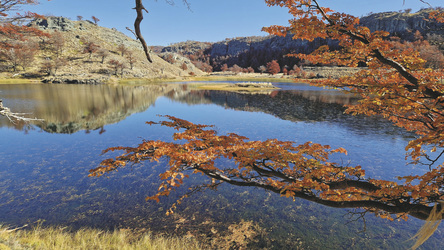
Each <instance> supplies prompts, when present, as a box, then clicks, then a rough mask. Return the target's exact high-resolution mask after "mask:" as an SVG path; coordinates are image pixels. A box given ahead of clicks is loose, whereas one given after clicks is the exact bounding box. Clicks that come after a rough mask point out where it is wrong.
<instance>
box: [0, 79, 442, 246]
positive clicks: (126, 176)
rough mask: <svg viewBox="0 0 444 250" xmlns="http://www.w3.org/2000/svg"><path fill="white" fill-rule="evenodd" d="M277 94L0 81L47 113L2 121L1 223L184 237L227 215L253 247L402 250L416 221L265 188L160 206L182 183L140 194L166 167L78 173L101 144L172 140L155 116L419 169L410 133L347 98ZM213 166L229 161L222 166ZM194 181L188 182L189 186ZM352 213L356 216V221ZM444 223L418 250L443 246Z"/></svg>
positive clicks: (386, 166) (373, 166)
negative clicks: (247, 231)
mask: <svg viewBox="0 0 444 250" xmlns="http://www.w3.org/2000/svg"><path fill="white" fill-rule="evenodd" d="M275 85H278V86H281V87H282V89H283V90H280V91H270V92H265V93H260V94H241V93H229V92H220V91H219V92H217V91H198V90H191V89H189V87H188V86H187V85H184V84H153V85H145V86H129V85H127V86H120V85H103V86H91V85H40V84H32V85H31V84H19V85H17V84H15V85H0V98H1V99H3V103H4V104H5V105H7V106H8V107H10V108H11V109H12V110H13V111H15V112H23V113H30V114H32V116H36V117H39V118H42V119H44V120H45V122H44V123H35V124H33V125H30V126H27V125H23V124H11V123H10V122H9V121H8V120H7V119H6V118H4V117H0V223H3V224H8V225H12V226H21V225H24V224H32V223H36V222H37V221H39V220H40V221H44V222H43V223H44V225H68V226H71V227H73V228H78V227H82V226H87V227H99V228H116V227H119V228H126V227H135V228H137V227H144V228H150V229H152V230H155V231H168V232H175V233H179V234H181V233H187V232H190V233H192V234H197V233H201V234H202V233H206V232H207V231H208V232H209V233H208V236H209V237H211V230H210V229H211V228H216V229H221V230H223V228H225V229H226V227H227V225H228V224H230V223H238V222H239V221H241V220H245V221H249V220H253V221H255V222H258V224H259V225H260V226H261V227H262V228H264V230H265V232H266V236H264V238H266V239H267V242H260V243H258V246H262V247H275V248H287V249H295V248H298V247H299V248H304V249H305V248H309V249H343V248H354V249H362V248H366V249H374V248H382V249H406V248H408V247H409V246H411V245H412V242H411V241H407V240H408V239H409V238H410V237H412V236H413V235H414V234H415V233H416V231H417V230H418V229H419V228H420V227H421V225H422V224H423V222H422V221H418V220H415V219H410V220H409V221H407V222H396V221H395V222H389V221H385V220H383V219H379V218H375V217H374V216H373V215H366V216H365V219H366V223H365V229H366V230H365V231H363V230H364V224H363V221H362V220H357V221H354V219H353V218H350V216H351V214H350V213H349V212H350V210H345V209H332V208H327V207H324V206H321V205H317V204H313V203H310V202H308V201H304V200H296V201H295V202H293V201H292V200H291V199H286V198H281V197H279V196H278V195H275V194H270V193H268V192H265V191H263V190H258V189H251V188H238V187H232V186H228V185H225V186H222V187H221V188H220V190H219V191H217V192H215V191H206V192H204V193H198V194H196V195H195V196H194V197H191V198H190V199H187V200H185V202H184V203H183V204H182V205H180V206H178V209H177V213H176V214H175V215H173V216H165V211H166V209H168V208H169V206H170V205H171V204H172V203H173V202H174V201H175V199H177V197H178V196H179V195H181V194H184V192H186V188H182V189H180V190H179V191H178V192H177V193H176V194H173V195H172V196H171V197H168V198H165V199H163V200H162V201H161V203H159V204H158V203H155V202H145V197H146V196H147V195H152V194H154V193H155V191H156V190H157V187H158V184H159V180H158V174H159V173H160V172H161V171H162V170H163V169H165V163H164V162H160V163H146V164H143V165H137V166H134V167H132V168H125V169H122V170H120V171H119V172H116V173H112V174H110V175H109V176H108V177H109V178H106V177H101V178H89V177H87V175H88V170H89V169H92V168H95V167H97V166H98V164H99V163H100V161H101V160H103V159H105V158H108V157H111V156H112V154H110V155H104V156H103V155H101V151H102V150H103V149H105V148H107V147H110V146H119V145H122V146H135V145H137V144H138V143H140V142H141V140H142V138H145V139H161V140H171V135H172V133H173V132H174V131H172V130H171V129H167V128H161V127H157V126H148V125H145V124H144V123H145V121H151V120H154V121H158V120H159V119H160V118H159V117H157V116H156V115H158V114H160V115H166V114H168V115H173V116H176V117H179V118H182V119H187V120H189V121H192V122H194V123H201V124H214V125H216V129H217V131H218V132H219V133H220V134H225V133H231V132H233V133H238V134H241V135H244V136H247V137H249V138H250V139H252V140H265V139H268V138H278V139H280V140H291V141H295V142H298V143H303V142H306V141H313V142H317V143H322V144H328V145H331V146H332V147H344V148H346V149H347V150H348V152H349V155H348V156H345V155H340V156H337V157H336V158H335V160H336V161H339V162H341V163H343V164H344V165H347V164H350V165H361V166H362V167H363V168H364V169H365V170H366V171H367V176H368V177H371V178H383V179H388V180H396V177H397V176H400V175H408V174H412V173H417V174H418V173H419V174H420V173H423V172H424V171H426V170H427V169H426V168H425V167H424V168H423V167H422V166H413V165H406V164H407V162H406V161H405V160H404V156H405V151H404V148H405V146H406V144H407V142H408V140H409V139H411V135H409V134H408V133H405V132H404V131H402V130H400V129H397V128H395V127H393V126H391V125H390V124H389V123H388V122H385V121H382V120H378V119H376V118H368V117H353V116H349V115H344V114H343V108H342V105H344V104H352V103H353V102H355V101H356V99H355V98H354V97H353V96H347V95H344V94H342V93H340V92H337V91H331V90H323V89H317V88H314V87H309V86H306V85H301V84H289V83H276V84H275ZM219 164H229V162H222V161H221V162H220V163H219ZM200 180H201V178H200V177H195V178H193V179H191V180H190V182H191V183H190V185H191V184H192V183H199V181H200ZM354 218H355V219H356V216H355V217H354ZM443 236H444V232H443V227H442V226H441V227H440V228H439V230H438V231H437V232H436V233H435V235H434V236H433V237H432V238H431V239H429V241H428V242H427V243H426V244H425V245H424V249H443V248H444V243H443V241H442V238H443Z"/></svg>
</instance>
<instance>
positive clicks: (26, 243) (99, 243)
mask: <svg viewBox="0 0 444 250" xmlns="http://www.w3.org/2000/svg"><path fill="white" fill-rule="evenodd" d="M4 249H119V250H120V249H184V250H185V249H186V250H193V249H201V248H200V246H199V244H198V243H197V242H196V241H195V240H189V239H185V238H179V237H166V236H165V237H164V236H153V235H152V234H151V233H143V234H138V233H135V232H132V231H131V230H115V231H112V232H107V231H102V230H97V229H81V230H78V231H75V232H69V231H68V230H66V229H63V228H41V227H38V226H37V227H34V228H31V229H9V228H7V227H5V226H0V250H4Z"/></svg>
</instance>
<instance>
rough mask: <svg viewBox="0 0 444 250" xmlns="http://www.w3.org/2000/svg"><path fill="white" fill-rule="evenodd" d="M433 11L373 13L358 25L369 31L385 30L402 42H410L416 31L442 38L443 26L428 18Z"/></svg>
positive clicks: (362, 19) (363, 18) (443, 33)
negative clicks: (402, 40)
mask: <svg viewBox="0 0 444 250" xmlns="http://www.w3.org/2000/svg"><path fill="white" fill-rule="evenodd" d="M432 10H433V9H431V8H429V9H422V10H420V11H418V12H416V13H411V12H410V11H409V10H406V11H400V12H382V13H374V14H370V15H368V16H365V17H362V18H361V20H360V23H361V24H362V25H364V26H367V27H368V28H369V29H370V30H371V31H376V30H385V31H388V32H390V34H391V35H395V36H399V37H400V38H402V39H404V40H412V39H413V36H414V33H415V32H416V31H419V32H421V34H422V35H423V36H424V37H426V36H435V35H438V36H443V35H444V24H443V23H438V22H436V21H435V20H433V19H430V18H429V14H430V12H431V11H432Z"/></svg>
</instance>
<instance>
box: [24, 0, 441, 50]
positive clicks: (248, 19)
mask: <svg viewBox="0 0 444 250" xmlns="http://www.w3.org/2000/svg"><path fill="white" fill-rule="evenodd" d="M175 1H176V4H175V5H174V6H171V5H169V4H167V3H166V2H165V1H164V0H157V1H155V0H144V5H145V7H146V8H147V9H148V11H149V13H148V14H145V19H144V21H143V23H142V32H143V34H144V37H145V39H146V40H147V42H148V44H149V45H168V44H171V43H175V42H181V41H186V40H196V41H203V42H216V41H221V40H224V39H225V38H234V37H240V36H261V35H266V33H264V32H261V28H262V27H264V26H269V25H273V24H279V25H285V24H286V23H287V20H288V19H289V18H290V17H291V16H290V15H289V14H288V13H287V11H286V9H283V8H279V7H272V8H270V7H267V5H266V4H265V2H264V1H263V0H224V1H221V0H189V3H190V4H191V11H190V10H188V9H187V7H186V6H185V5H184V4H183V3H182V0H175ZM319 2H320V4H322V5H324V6H328V7H330V8H332V9H334V10H336V11H341V12H347V13H349V14H353V15H355V16H363V15H366V14H368V13H370V12H383V11H397V10H403V9H408V8H411V9H413V11H417V10H419V9H420V8H421V7H427V5H425V4H423V3H421V2H420V0H405V4H404V3H403V0H319ZM428 2H429V3H430V4H431V5H432V6H433V7H437V6H443V5H444V1H443V0H428ZM134 6H135V5H134V0H76V1H73V0H52V1H46V0H40V5H37V6H32V7H31V8H27V10H28V9H29V10H32V11H35V12H37V13H40V14H46V15H55V16H64V17H68V18H71V19H72V20H76V17H77V16H79V15H80V16H83V17H84V19H89V20H91V16H96V17H97V18H99V19H100V22H99V25H101V26H104V27H108V28H116V29H117V30H119V31H122V32H124V33H126V34H127V35H129V36H132V35H131V34H130V33H129V32H128V31H126V29H125V27H131V28H132V26H133V22H134V17H135V11H134V10H133V9H132V8H133V7H134Z"/></svg>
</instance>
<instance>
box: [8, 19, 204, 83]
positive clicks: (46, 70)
mask: <svg viewBox="0 0 444 250" xmlns="http://www.w3.org/2000/svg"><path fill="white" fill-rule="evenodd" d="M29 26H31V27H36V28H38V29H41V30H43V31H44V32H46V33H48V34H50V35H51V36H52V38H48V37H40V38H37V39H36V38H34V39H33V41H34V43H35V44H37V45H38V51H37V53H36V56H35V57H34V61H33V62H32V64H31V66H29V67H26V68H25V70H22V67H17V71H16V72H11V71H13V70H11V67H10V66H8V64H7V62H6V67H4V68H3V71H6V72H3V73H2V76H3V77H5V78H6V77H18V76H25V77H33V78H39V79H43V80H44V81H46V82H54V83H59V82H66V83H103V82H110V81H116V80H118V79H121V78H147V79H154V78H175V77H179V76H188V75H190V74H192V75H201V74H203V72H202V71H200V70H198V69H196V68H195V67H193V66H190V67H187V69H186V70H183V69H181V68H179V67H177V66H175V65H171V64H169V63H167V62H165V61H164V60H163V59H161V58H160V57H158V56H157V55H155V54H154V53H153V55H152V56H153V61H154V62H153V63H149V62H148V61H147V60H146V58H145V57H144V53H143V50H142V47H141V45H140V44H139V42H138V41H136V40H134V39H131V38H129V37H128V36H126V35H125V34H123V33H121V32H119V31H117V30H115V29H108V28H104V27H101V26H99V25H96V24H94V23H92V22H90V21H72V20H69V19H67V18H64V17H47V18H46V19H37V20H34V21H32V22H31V23H30V24H29ZM56 46H58V47H56ZM59 47H60V48H59Z"/></svg>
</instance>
